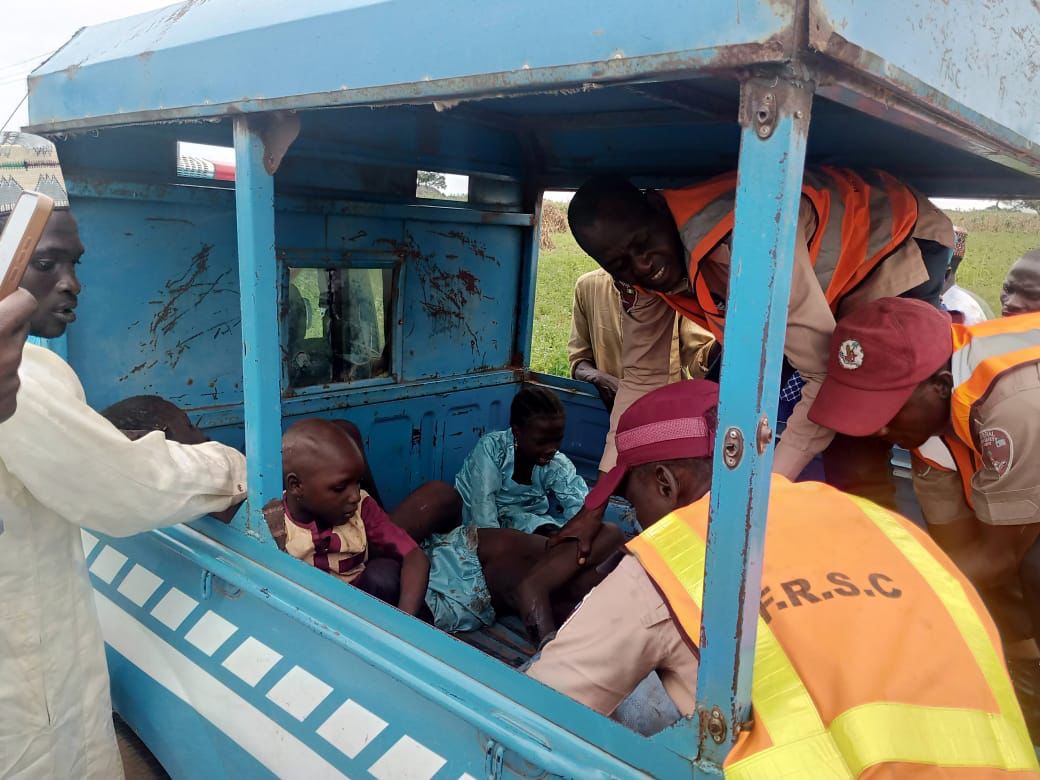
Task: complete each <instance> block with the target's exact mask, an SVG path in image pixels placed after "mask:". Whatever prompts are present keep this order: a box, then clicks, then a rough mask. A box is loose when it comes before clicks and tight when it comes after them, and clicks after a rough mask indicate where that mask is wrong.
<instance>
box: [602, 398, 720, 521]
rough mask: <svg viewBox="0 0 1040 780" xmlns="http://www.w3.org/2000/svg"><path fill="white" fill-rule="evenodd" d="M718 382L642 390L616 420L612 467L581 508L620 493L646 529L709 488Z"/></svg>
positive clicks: (703, 493) (604, 500)
mask: <svg viewBox="0 0 1040 780" xmlns="http://www.w3.org/2000/svg"><path fill="white" fill-rule="evenodd" d="M718 405H719V386H718V385H717V384H715V383H714V382H709V381H707V380H703V379H694V380H690V381H686V382H676V383H674V384H670V385H665V386H664V387H662V388H659V389H657V390H654V391H653V392H652V393H647V394H646V395H644V396H643V397H642V398H640V399H639V400H638V401H636V402H635V403H634V404H632V406H630V407H629V408H628V409H627V410H625V413H624V414H623V415H621V419H620V420H619V421H618V427H617V431H616V434H615V443H616V445H617V451H618V457H617V465H616V466H614V468H613V469H611V470H610V471H609V472H607V474H605V475H604V476H603V477H601V478H600V480H599V481H598V482H597V483H596V486H595V487H594V488H593V489H592V491H591V492H590V493H589V496H588V498H587V499H586V501H585V506H586V507H587V508H589V509H596V508H599V507H600V506H602V505H603V504H605V503H606V502H607V501H608V500H609V499H610V496H611V495H623V496H624V497H625V498H626V499H627V500H628V502H629V503H630V504H632V507H633V508H634V509H635V511H636V519H638V520H639V524H640V525H641V526H642V527H643V528H644V529H645V528H648V527H649V526H651V525H653V524H654V523H656V522H657V521H658V520H660V519H661V518H662V517H664V516H665V515H667V514H668V513H669V512H673V511H674V510H676V509H678V508H680V507H684V506H687V505H689V504H692V503H693V502H694V501H697V500H699V499H701V498H703V497H704V495H705V494H706V493H707V492H708V491H709V490H710V489H711V466H712V462H711V459H712V454H713V452H714V450H715V431H716V428H717V427H718Z"/></svg>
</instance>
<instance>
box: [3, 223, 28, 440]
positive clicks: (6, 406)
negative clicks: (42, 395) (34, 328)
mask: <svg viewBox="0 0 1040 780" xmlns="http://www.w3.org/2000/svg"><path fill="white" fill-rule="evenodd" d="M0 219H3V218H2V217H0ZM35 312H36V299H35V298H34V297H33V295H32V293H31V292H29V291H28V290H15V291H14V292H13V293H12V294H11V295H9V296H7V297H6V298H4V299H3V300H2V301H0V422H3V421H4V420H6V419H7V418H8V417H10V416H11V415H12V414H14V410H15V404H16V402H17V397H18V385H19V382H18V366H20V365H21V363H22V347H24V346H25V337H26V336H28V335H29V320H30V318H31V317H32V316H33V314H34V313H35Z"/></svg>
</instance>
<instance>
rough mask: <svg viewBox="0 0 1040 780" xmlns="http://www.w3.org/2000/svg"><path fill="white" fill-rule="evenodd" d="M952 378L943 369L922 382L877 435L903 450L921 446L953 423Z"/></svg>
mask: <svg viewBox="0 0 1040 780" xmlns="http://www.w3.org/2000/svg"><path fill="white" fill-rule="evenodd" d="M951 384H952V377H950V374H949V372H945V371H944V372H942V373H941V374H938V375H937V376H934V377H930V378H929V379H926V380H925V381H923V382H921V384H919V385H918V386H917V387H916V388H915V389H914V392H913V395H911V396H910V400H908V401H907V402H906V403H905V404H903V408H902V409H900V410H899V412H898V413H897V414H896V416H895V417H893V418H892V420H891V421H890V422H889V423H888V425H886V426H884V427H882V428H881V430H879V431H878V432H877V433H875V434H874V435H875V436H877V437H878V438H881V439H884V440H885V441H889V442H892V443H893V444H896V445H898V446H900V447H902V448H903V449H906V450H912V449H914V448H916V447H920V446H921V445H922V444H924V443H925V442H926V441H928V440H929V439H930V438H931V437H932V436H938V435H939V434H941V433H942V432H943V431H944V430H946V427H947V426H948V425H949V422H950V386H951Z"/></svg>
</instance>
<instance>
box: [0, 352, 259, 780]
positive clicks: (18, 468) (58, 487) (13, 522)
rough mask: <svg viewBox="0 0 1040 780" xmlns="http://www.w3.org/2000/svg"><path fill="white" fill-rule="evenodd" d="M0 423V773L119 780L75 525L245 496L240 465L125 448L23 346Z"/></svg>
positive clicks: (165, 521)
mask: <svg viewBox="0 0 1040 780" xmlns="http://www.w3.org/2000/svg"><path fill="white" fill-rule="evenodd" d="M18 374H19V377H20V378H21V382H22V386H21V389H20V390H19V392H18V410H17V411H16V412H15V413H14V416H12V417H11V419H9V420H7V422H5V423H3V424H2V425H0V521H2V524H3V525H2V529H0V648H2V652H0V777H4V778H8V777H18V778H77V779H78V778H97V780H112V779H113V778H119V777H121V776H122V769H121V766H120V761H119V751H118V749H117V748H116V739H115V732H114V731H113V728H112V705H111V701H110V699H109V690H108V670H107V667H106V664H105V649H104V642H103V640H102V637H101V628H100V626H99V624H98V617H97V612H96V608H95V605H94V599H95V595H94V591H93V589H92V587H91V584H90V579H89V577H88V576H87V567H86V565H85V563H84V555H83V538H82V537H81V530H80V529H81V528H94V529H97V530H99V531H101V532H103V533H106V534H110V535H112V536H128V535H130V534H135V533H139V532H141V531H146V530H148V529H150V528H158V527H160V526H164V525H172V524H174V523H178V522H181V521H184V520H191V519H193V518H196V517H199V516H200V515H203V514H206V513H207V512H219V511H222V510H224V509H227V508H228V507H229V506H230V505H231V504H233V503H235V502H236V501H239V500H241V499H243V498H244V497H245V489H246V462H245V458H244V457H243V456H242V454H241V453H239V452H236V451H235V450H233V449H231V448H230V447H225V446H224V445H222V444H218V443H216V442H209V443H207V444H198V445H194V446H186V445H183V444H177V443H175V442H170V441H167V440H166V439H165V437H164V436H163V434H162V433H161V432H159V431H155V432H152V433H149V434H148V435H146V436H143V437H142V438H140V439H138V440H136V441H130V440H129V439H128V438H127V437H126V436H124V435H123V433H122V432H121V431H119V430H117V429H116V428H115V427H113V426H112V424H111V423H110V422H108V420H106V419H105V418H103V417H102V416H101V415H99V414H98V413H97V412H95V411H94V410H93V409H91V408H90V407H89V406H87V403H86V400H85V399H84V394H83V388H82V386H81V385H80V382H79V380H78V379H77V377H76V374H75V373H74V372H73V370H72V369H71V368H70V367H69V366H68V364H67V363H65V361H63V360H62V359H61V358H59V357H58V356H56V355H54V354H53V353H51V352H49V351H47V350H46V349H42V348H40V347H36V346H33V345H31V344H30V345H27V346H26V347H25V352H24V357H23V359H22V366H21V369H20V370H19V372H18Z"/></svg>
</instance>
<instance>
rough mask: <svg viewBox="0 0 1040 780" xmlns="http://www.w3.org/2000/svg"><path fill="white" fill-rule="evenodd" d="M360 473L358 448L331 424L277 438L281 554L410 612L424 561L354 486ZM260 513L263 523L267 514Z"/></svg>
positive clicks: (300, 427)
mask: <svg viewBox="0 0 1040 780" xmlns="http://www.w3.org/2000/svg"><path fill="white" fill-rule="evenodd" d="M365 472H366V467H365V459H364V457H363V455H362V454H361V450H360V449H359V447H358V446H357V444H356V443H355V441H354V440H353V438H352V437H351V436H350V434H349V433H348V432H347V431H346V430H345V429H344V428H343V427H341V426H340V425H338V424H337V423H334V422H331V421H329V420H319V419H311V420H301V421H300V422H298V423H296V424H294V425H293V426H292V427H291V428H289V430H287V431H286V432H285V435H284V436H283V437H282V475H283V480H284V487H285V495H284V497H283V499H282V505H281V512H282V513H284V528H285V542H284V543H285V550H286V552H288V553H289V554H290V555H292V556H293V557H295V558H299V559H300V560H302V561H306V562H307V563H309V564H311V565H312V566H314V567H316V568H318V569H321V570H322V571H327V572H329V573H330V574H333V575H335V576H337V577H339V578H340V579H341V580H343V581H344V582H347V583H350V584H351V585H354V586H355V587H358V588H360V589H361V590H363V591H365V592H366V593H369V594H370V595H373V596H375V597H376V598H379V599H381V600H383V601H385V602H387V603H389V604H394V605H396V606H397V608H398V609H400V610H401V611H403V612H407V613H408V614H410V615H418V614H419V613H420V610H422V608H423V606H424V603H423V597H424V596H425V594H426V585H427V580H428V578H429V574H430V563H429V561H428V560H427V558H426V554H425V553H424V552H423V551H422V550H421V549H420V548H419V547H418V545H416V543H415V542H414V541H412V539H411V537H410V536H408V534H407V533H405V531H404V530H402V529H401V528H399V527H398V526H396V525H395V524H394V523H393V521H392V520H391V519H390V518H389V517H388V516H387V514H386V513H385V512H384V511H383V510H382V508H381V507H380V506H379V504H378V503H376V501H375V499H373V498H372V497H371V496H370V495H369V494H368V493H367V492H366V491H365V490H363V489H362V488H361V485H360V482H361V479H362V478H363V477H364V475H365ZM269 506H270V505H269ZM265 514H266V515H267V516H268V521H269V522H271V520H272V518H271V514H272V513H271V511H270V509H267V508H265Z"/></svg>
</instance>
